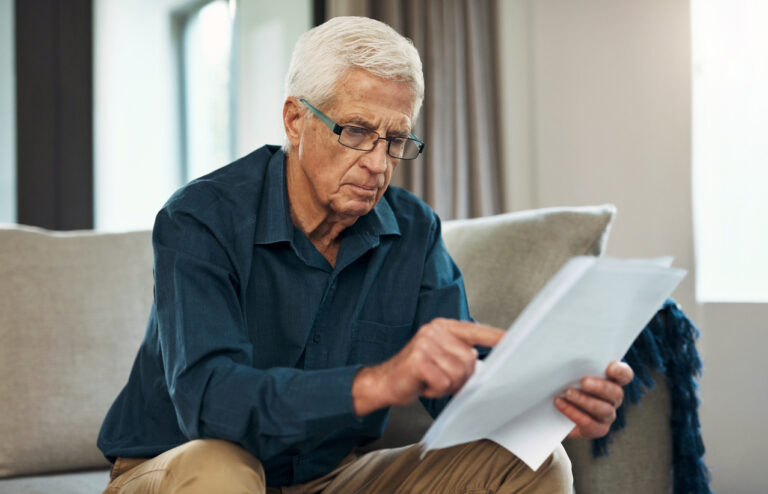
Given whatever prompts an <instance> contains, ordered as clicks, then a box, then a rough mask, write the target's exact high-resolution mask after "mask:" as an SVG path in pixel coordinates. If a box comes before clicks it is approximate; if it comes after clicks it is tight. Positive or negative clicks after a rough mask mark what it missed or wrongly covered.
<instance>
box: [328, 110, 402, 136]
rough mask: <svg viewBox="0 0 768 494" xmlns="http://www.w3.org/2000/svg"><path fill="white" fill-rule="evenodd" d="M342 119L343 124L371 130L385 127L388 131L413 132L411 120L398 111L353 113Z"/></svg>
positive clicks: (345, 115)
mask: <svg viewBox="0 0 768 494" xmlns="http://www.w3.org/2000/svg"><path fill="white" fill-rule="evenodd" d="M342 119H343V122H342V123H345V124H347V123H350V124H356V125H359V126H361V127H366V128H371V129H376V128H378V127H381V126H384V127H385V128H386V129H387V130H397V131H401V132H406V133H407V132H410V130H411V119H410V118H409V117H408V116H407V115H403V114H402V113H398V112H396V111H383V112H376V111H374V110H371V111H368V112H359V111H352V112H348V113H346V114H342Z"/></svg>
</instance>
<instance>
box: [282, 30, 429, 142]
mask: <svg viewBox="0 0 768 494" xmlns="http://www.w3.org/2000/svg"><path fill="white" fill-rule="evenodd" d="M353 68H360V69H363V70H366V71H368V72H370V73H371V74H373V75H376V76H378V77H382V78H384V79H388V80H392V81H402V82H405V83H407V84H408V85H409V86H410V87H411V90H412V92H413V115H411V118H412V119H414V120H415V119H416V116H417V115H418V114H419V110H420V109H421V103H422V101H423V100H424V74H423V73H422V69H421V59H420V58H419V52H418V51H417V50H416V47H414V46H413V43H412V42H411V40H409V39H408V38H404V37H403V36H401V35H400V34H398V33H397V31H395V30H394V29H392V28H391V27H389V26H388V25H386V24H384V23H383V22H380V21H377V20H374V19H370V18H368V17H334V18H333V19H331V20H329V21H327V22H325V23H323V24H321V25H319V26H317V27H315V28H312V29H310V30H309V31H307V32H306V33H304V34H302V35H301V37H299V40H298V41H297V42H296V47H295V48H294V50H293V56H292V57H291V64H290V66H289V67H288V74H287V75H286V77H285V97H286V98H288V97H290V96H293V97H295V98H304V99H306V100H307V101H309V102H310V103H312V104H313V105H315V106H323V105H326V104H328V103H330V102H332V101H333V98H334V92H335V90H336V85H337V84H338V83H339V82H340V79H341V78H342V77H344V76H345V75H346V73H347V72H348V71H349V70H350V69H353ZM284 147H285V148H286V151H287V149H288V144H287V140H286V145H285V146H284Z"/></svg>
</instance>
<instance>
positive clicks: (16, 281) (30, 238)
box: [0, 206, 671, 494]
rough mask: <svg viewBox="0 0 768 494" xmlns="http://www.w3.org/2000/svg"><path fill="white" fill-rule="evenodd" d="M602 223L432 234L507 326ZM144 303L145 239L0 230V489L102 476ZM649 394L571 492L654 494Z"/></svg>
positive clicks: (585, 458) (389, 439) (495, 221)
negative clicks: (111, 416)
mask: <svg viewBox="0 0 768 494" xmlns="http://www.w3.org/2000/svg"><path fill="white" fill-rule="evenodd" d="M613 214H614V209H613V207H612V206H598V207H590V208H567V209H565V208H564V209H550V210H538V211H529V212H520V213H513V214H508V215H500V216H495V217H490V218H484V219H477V220H466V221H455V222H446V223H445V224H444V229H443V233H444V238H445V241H446V244H447V246H448V249H449V251H450V252H451V254H452V255H453V256H454V258H455V259H456V261H457V263H458V264H459V266H460V268H461V269H462V271H463V273H464V276H465V280H466V286H467V292H468V297H469V303H470V309H471V312H472V314H473V315H474V316H475V317H476V318H477V319H478V320H480V321H482V322H485V323H488V324H493V325H496V326H500V327H503V328H506V327H508V326H509V324H510V323H511V322H512V320H513V319H514V318H515V317H516V316H517V314H518V313H519V312H520V311H521V309H522V308H523V307H524V306H525V304H526V303H527V302H528V301H529V300H530V299H531V298H532V297H533V296H534V295H535V293H536V292H537V291H538V290H539V288H540V287H541V286H542V285H543V284H544V283H545V282H546V281H547V279H548V278H549V277H550V276H551V275H552V274H553V273H554V272H555V271H556V270H557V269H558V268H559V267H560V266H561V265H562V264H563V263H564V262H565V261H566V260H567V259H568V258H570V257H571V256H574V255H582V254H593V255H598V254H600V253H601V252H602V249H603V246H604V245H605V241H606V236H607V231H608V228H609V226H610V223H611V220H612V217H613ZM151 300H152V252H151V242H150V234H149V232H138V233H124V234H96V233H92V232H72V233H52V232H46V231H43V230H38V229H31V228H19V227H14V226H6V227H5V228H3V227H2V226H0V342H2V344H0V373H1V374H2V376H3V379H2V380H0V403H2V404H3V406H2V408H1V409H0V437H1V438H2V441H0V477H4V476H13V475H22V474H35V473H43V472H64V471H66V472H73V471H75V470H78V469H87V468H95V467H104V466H105V465H107V463H106V461H105V460H104V459H103V458H102V456H101V453H100V452H99V451H98V449H97V448H96V437H97V434H98V430H99V427H100V425H101V421H102V420H103V418H104V415H105V413H106V411H107V408H108V407H109V405H110V404H111V403H112V401H113V400H114V398H115V396H116V395H117V393H118V392H119V391H120V389H121V388H122V386H123V385H124V384H125V382H126V380H127V377H128V372H129V370H130V366H131V364H132V361H133V358H134V356H135V354H136V351H137V349H138V346H139V342H140V340H141V338H142V336H143V333H144V327H145V325H146V321H147V316H148V312H149V308H150V304H151ZM660 388H661V389H660V390H659V391H654V392H652V393H649V394H648V395H646V398H645V401H644V406H643V407H642V408H641V409H640V408H637V409H632V410H630V416H629V424H630V425H629V427H628V429H627V430H626V431H625V432H622V433H619V434H617V435H616V438H615V442H614V447H613V449H614V454H613V456H611V457H610V458H607V459H598V460H593V459H592V458H591V456H590V454H589V451H588V447H589V443H588V442H586V441H580V442H575V443H573V444H567V448H568V449H569V454H571V456H572V459H573V464H574V477H575V479H576V488H577V490H578V491H579V492H580V493H581V492H584V493H592V494H600V493H609V492H611V493H612V492H644V493H645V492H654V493H656V492H666V491H668V486H669V485H670V480H669V471H670V464H671V463H670V459H669V458H670V454H671V453H670V451H669V448H668V447H665V445H668V444H670V437H669V430H668V425H667V419H668V415H667V414H668V410H669V405H668V395H667V394H666V393H667V392H666V388H664V387H663V386H660ZM430 422H431V419H430V417H429V416H428V415H427V414H426V412H424V411H423V409H422V408H421V407H420V405H419V404H418V402H417V404H416V406H414V407H411V408H410V409H396V410H394V411H393V416H392V420H391V421H390V426H389V427H388V429H387V432H386V435H385V437H384V438H382V440H380V441H379V442H377V445H378V446H386V445H392V444H404V443H409V442H413V441H416V440H418V439H419V438H420V437H421V434H422V433H423V431H424V430H425V429H426V427H428V425H429V423H430ZM638 458H641V459H642V461H640V462H638V461H637V459H638ZM106 480H107V474H106V472H105V471H101V472H96V473H87V474H67V475H55V476H41V477H22V478H12V479H7V480H2V479H0V492H3V493H9V494H28V493H30V494H31V493H44V492H57V493H65V494H68V493H70V492H71V493H87V492H98V489H100V488H101V487H97V488H95V486H103V485H105V484H106ZM633 483H634V484H636V485H638V486H640V487H638V488H637V489H635V488H633V487H632V485H633ZM53 486H55V488H53ZM665 486H667V488H665Z"/></svg>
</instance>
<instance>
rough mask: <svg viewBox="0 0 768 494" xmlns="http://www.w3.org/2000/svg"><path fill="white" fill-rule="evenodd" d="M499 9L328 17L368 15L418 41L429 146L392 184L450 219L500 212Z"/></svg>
mask: <svg viewBox="0 0 768 494" xmlns="http://www.w3.org/2000/svg"><path fill="white" fill-rule="evenodd" d="M495 11H496V3H495V1H490V0H391V1H382V0H378V1H377V0H359V1H350V0H328V1H327V3H326V12H327V17H328V18H330V17H335V16H340V15H361V16H367V17H371V18H374V19H379V20H381V21H383V22H386V23H387V24H389V25H390V26H392V27H393V28H394V29H396V30H397V31H398V32H400V33H401V34H403V35H404V36H406V37H408V38H410V39H411V40H413V43H414V45H415V46H416V48H417V49H418V50H419V54H420V55H421V60H422V63H423V65H424V78H425V83H426V95H425V99H424V106H423V108H422V110H421V114H420V117H419V119H418V121H417V125H416V128H415V129H414V132H415V133H416V135H418V136H419V137H421V138H422V139H423V140H424V142H426V148H425V150H424V154H423V155H422V157H420V158H419V159H418V160H415V161H412V162H402V163H401V164H400V166H398V169H397V170H396V171H395V174H394V176H393V179H392V183H393V184H394V185H399V186H402V187H405V188H407V189H409V190H411V191H412V192H414V193H415V194H416V195H418V196H419V197H421V198H422V199H424V200H425V201H426V202H427V203H429V204H430V206H432V207H433V208H434V209H435V211H437V213H438V214H439V215H440V217H441V218H442V219H444V220H447V219H453V218H470V217H477V216H487V215H490V214H496V213H500V212H501V211H502V210H503V208H504V204H503V192H502V191H503V184H504V177H503V162H502V156H501V146H500V143H499V138H500V137H499V136H500V135H501V133H500V131H499V121H500V115H499V103H498V100H499V96H498V87H497V86H498V82H497V81H498V71H497V66H496V65H497V64H496V60H497V59H496V54H495V50H496V32H495V31H496V28H495V16H496V12H495Z"/></svg>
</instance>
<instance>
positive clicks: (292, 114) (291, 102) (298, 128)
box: [283, 96, 305, 149]
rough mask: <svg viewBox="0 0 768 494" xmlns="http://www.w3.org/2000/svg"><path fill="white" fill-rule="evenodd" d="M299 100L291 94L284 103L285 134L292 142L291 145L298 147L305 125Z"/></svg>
mask: <svg viewBox="0 0 768 494" xmlns="http://www.w3.org/2000/svg"><path fill="white" fill-rule="evenodd" d="M299 105H300V103H299V100H297V99H296V98H294V97H292V96H289V97H288V98H286V99H285V103H283V126H284V127H285V135H286V136H287V137H288V140H289V141H290V143H291V147H292V148H294V149H298V147H299V142H300V141H301V132H302V126H303V125H304V121H305V120H304V118H302V117H303V114H302V111H301V108H300V107H299Z"/></svg>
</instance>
